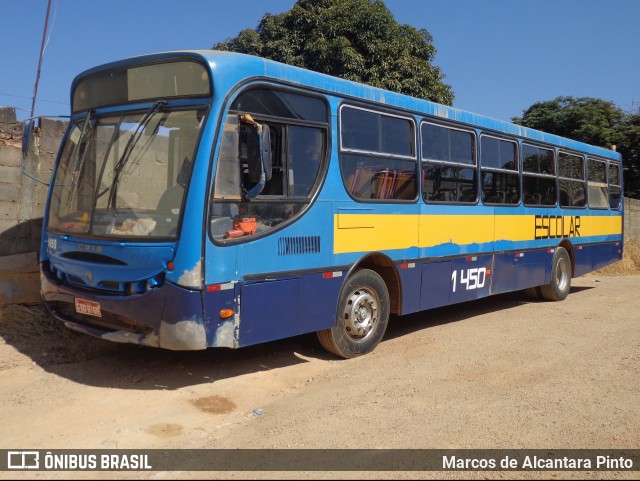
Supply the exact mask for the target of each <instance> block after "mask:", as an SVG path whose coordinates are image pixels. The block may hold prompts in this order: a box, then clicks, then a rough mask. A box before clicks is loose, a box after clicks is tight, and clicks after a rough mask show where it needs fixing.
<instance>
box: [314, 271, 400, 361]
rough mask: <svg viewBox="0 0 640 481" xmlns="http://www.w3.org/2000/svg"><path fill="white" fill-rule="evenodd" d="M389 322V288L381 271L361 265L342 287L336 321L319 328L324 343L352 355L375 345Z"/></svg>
mask: <svg viewBox="0 0 640 481" xmlns="http://www.w3.org/2000/svg"><path fill="white" fill-rule="evenodd" d="M388 322H389V292H388V290H387V286H386V284H385V283H384V280H382V277H380V275H379V274H378V273H376V272H374V271H372V270H369V269H361V270H359V271H357V272H356V273H355V274H353V275H352V276H351V277H349V279H347V280H346V282H345V283H344V285H343V286H342V290H341V291H340V299H339V301H338V311H337V319H336V325H335V326H334V327H332V328H330V329H325V330H323V331H318V333H317V335H318V340H319V341H320V344H322V347H324V348H325V349H326V350H327V351H329V352H332V353H333V354H336V355H337V356H340V357H344V358H345V359H349V358H352V357H356V356H361V355H362V354H366V353H368V352H371V351H373V350H374V349H375V347H376V346H377V345H378V343H380V341H381V340H382V337H383V336H384V333H385V331H386V329H387V323H388Z"/></svg>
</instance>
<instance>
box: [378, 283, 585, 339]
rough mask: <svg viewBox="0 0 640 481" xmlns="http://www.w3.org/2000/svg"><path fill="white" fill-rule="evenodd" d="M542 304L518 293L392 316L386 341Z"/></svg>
mask: <svg viewBox="0 0 640 481" xmlns="http://www.w3.org/2000/svg"><path fill="white" fill-rule="evenodd" d="M591 289H594V287H593V286H587V287H582V286H579V287H577V286H572V287H571V291H570V293H569V295H572V294H577V293H579V292H582V291H587V290H591ZM541 302H546V301H543V300H541V299H538V298H535V297H531V296H529V295H527V294H526V293H524V292H520V291H518V292H508V293H505V294H497V295H494V296H489V297H483V298H482V299H476V300H473V301H468V302H463V303H460V304H452V305H449V306H443V307H438V308H435V309H430V310H428V311H421V312H416V313H414V314H408V315H406V316H394V318H393V319H391V322H389V326H388V327H387V332H386V334H385V339H395V338H397V337H402V336H405V335H408V334H412V333H414V332H416V331H420V330H422V329H426V328H429V327H435V326H441V325H444V324H449V323H451V322H458V321H462V320H465V319H469V318H473V317H476V316H481V315H483V314H489V313H492V312H498V311H502V310H508V309H513V308H515V307H518V306H519V305H522V304H530V303H541ZM383 342H384V340H383Z"/></svg>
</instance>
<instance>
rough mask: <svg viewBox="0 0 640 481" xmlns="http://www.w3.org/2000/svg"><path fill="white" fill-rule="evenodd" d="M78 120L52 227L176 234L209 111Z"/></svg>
mask: <svg viewBox="0 0 640 481" xmlns="http://www.w3.org/2000/svg"><path fill="white" fill-rule="evenodd" d="M164 105H165V103H164V102H163V101H158V102H156V103H155V104H154V105H153V107H151V108H150V109H148V110H147V111H142V112H137V113H131V112H127V113H123V114H119V115H113V116H103V117H96V118H91V116H90V115H87V117H85V118H84V119H82V120H79V121H77V122H76V123H74V124H73V125H72V126H71V128H70V130H69V134H68V135H67V138H66V141H65V143H64V145H63V146H62V154H61V157H60V162H59V165H58V168H57V171H56V174H55V177H54V179H53V183H52V193H51V202H50V208H49V221H48V228H49V229H50V230H51V231H54V232H59V233H65V234H80V235H88V236H97V237H122V236H127V237H128V238H129V237H143V238H144V239H148V238H149V237H176V236H177V234H178V226H179V222H180V219H181V214H182V207H183V201H184V198H185V192H186V189H187V186H188V182H189V178H190V176H191V167H192V163H193V158H194V155H195V150H196V145H197V142H198V138H199V134H200V129H201V127H202V125H203V124H204V118H205V113H206V110H205V109H192V110H168V109H166V108H165V107H164Z"/></svg>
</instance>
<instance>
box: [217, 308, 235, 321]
mask: <svg viewBox="0 0 640 481" xmlns="http://www.w3.org/2000/svg"><path fill="white" fill-rule="evenodd" d="M234 314H235V312H233V311H232V310H231V309H222V310H221V311H220V314H219V316H220V319H229V318H230V317H233V315H234Z"/></svg>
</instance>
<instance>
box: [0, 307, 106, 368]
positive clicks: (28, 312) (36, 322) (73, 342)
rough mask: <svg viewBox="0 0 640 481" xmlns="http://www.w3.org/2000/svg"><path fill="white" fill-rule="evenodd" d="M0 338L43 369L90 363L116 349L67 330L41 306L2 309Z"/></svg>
mask: <svg viewBox="0 0 640 481" xmlns="http://www.w3.org/2000/svg"><path fill="white" fill-rule="evenodd" d="M0 337H1V338H2V339H4V341H5V342H6V343H8V344H11V345H12V346H14V347H15V348H16V349H17V350H18V351H20V352H22V353H23V354H25V355H27V356H29V357H30V358H31V359H32V360H33V361H34V362H37V363H38V364H40V365H42V366H47V365H53V364H68V363H74V362H82V361H87V360H90V359H93V358H96V357H99V356H101V355H103V354H105V353H108V352H110V351H111V350H114V349H116V347H115V346H114V345H113V343H110V342H107V341H103V340H102V339H97V338H93V337H91V336H87V335H85V334H80V333H78V332H75V331H72V330H71V329H68V328H66V327H65V326H64V324H63V323H62V322H60V321H57V320H56V319H54V318H53V317H51V316H50V315H48V314H47V312H46V311H45V309H44V307H43V306H42V305H40V304H9V305H6V306H2V307H0ZM0 370H2V360H0Z"/></svg>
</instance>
